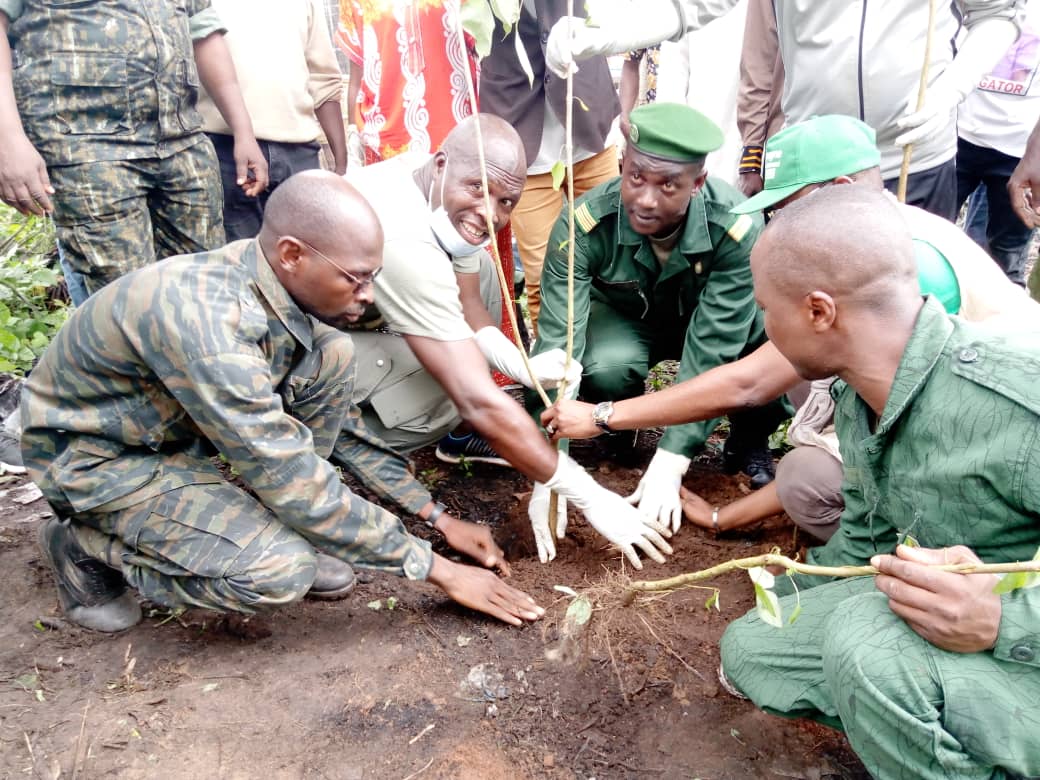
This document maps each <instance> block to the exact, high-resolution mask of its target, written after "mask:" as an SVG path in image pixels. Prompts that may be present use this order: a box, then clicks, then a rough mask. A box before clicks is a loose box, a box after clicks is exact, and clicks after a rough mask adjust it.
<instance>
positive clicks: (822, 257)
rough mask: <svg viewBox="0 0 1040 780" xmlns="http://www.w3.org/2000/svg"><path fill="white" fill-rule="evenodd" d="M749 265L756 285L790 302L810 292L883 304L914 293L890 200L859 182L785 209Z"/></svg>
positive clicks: (907, 250)
mask: <svg viewBox="0 0 1040 780" xmlns="http://www.w3.org/2000/svg"><path fill="white" fill-rule="evenodd" d="M751 264H752V270H753V272H754V276H755V284H756V287H758V286H760V285H762V284H768V285H769V286H771V287H772V288H773V289H774V290H775V291H776V292H777V293H779V294H782V295H784V296H787V297H789V298H793V299H799V298H801V297H803V296H805V295H807V294H808V293H810V292H813V291H817V290H818V291H821V292H824V293H827V294H828V295H830V296H831V297H832V298H834V299H835V300H841V301H842V302H844V303H845V304H846V305H851V306H854V307H865V308H872V309H878V308H880V309H884V308H885V307H887V306H889V305H895V304H898V303H899V302H905V301H907V300H912V299H916V298H919V295H920V293H919V291H918V288H917V267H916V264H915V262H914V249H913V242H912V239H911V235H910V231H909V228H908V227H907V225H906V222H905V220H904V219H903V216H902V214H900V212H899V209H898V207H897V206H896V204H895V203H893V202H892V200H891V199H890V198H889V197H887V196H886V195H885V193H884V192H879V191H877V190H876V189H875V188H873V187H871V186H869V185H867V184H865V183H864V184H850V185H847V186H843V187H826V188H823V189H819V190H817V191H816V192H813V193H812V194H810V195H808V196H806V197H805V198H802V199H801V200H798V201H796V202H794V203H792V204H790V205H789V206H786V207H785V208H784V209H783V210H782V211H780V212H779V213H778V214H777V215H776V216H775V217H774V218H773V219H772V220H771V221H770V223H769V225H768V227H767V228H766V230H765V231H764V232H763V234H762V237H761V239H760V240H759V242H758V243H757V244H756V245H755V248H754V250H753V251H752V254H751Z"/></svg>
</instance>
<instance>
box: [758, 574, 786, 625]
mask: <svg viewBox="0 0 1040 780" xmlns="http://www.w3.org/2000/svg"><path fill="white" fill-rule="evenodd" d="M755 609H756V610H757V612H758V617H759V619H760V620H761V621H762V622H763V623H766V624H767V625H770V626H773V627H774V628H783V627H784V621H783V617H782V616H781V614H780V599H778V598H777V596H776V594H775V593H773V591H771V590H767V589H766V588H764V587H762V586H761V585H759V584H758V583H757V582H756V583H755Z"/></svg>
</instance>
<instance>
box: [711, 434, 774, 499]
mask: <svg viewBox="0 0 1040 780" xmlns="http://www.w3.org/2000/svg"><path fill="white" fill-rule="evenodd" d="M722 470H723V471H725V472H726V473H727V474H736V473H737V472H738V471H743V472H744V473H745V474H747V475H748V476H749V477H751V489H752V490H758V489H759V488H764V487H765V486H766V485H768V484H769V483H770V482H772V481H773V480H774V479H775V478H776V463H775V462H774V461H773V453H772V452H771V451H770V450H769V448H768V447H765V446H760V447H750V448H747V449H742V448H741V449H738V448H736V447H734V448H732V449H731V448H730V447H729V443H728V442H727V446H726V449H725V450H724V451H723V456H722Z"/></svg>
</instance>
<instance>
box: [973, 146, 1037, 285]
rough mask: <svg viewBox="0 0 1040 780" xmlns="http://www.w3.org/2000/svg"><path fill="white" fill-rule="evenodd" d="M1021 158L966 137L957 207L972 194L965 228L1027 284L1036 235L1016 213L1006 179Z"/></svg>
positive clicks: (1008, 271)
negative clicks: (1029, 255) (1030, 255)
mask: <svg viewBox="0 0 1040 780" xmlns="http://www.w3.org/2000/svg"><path fill="white" fill-rule="evenodd" d="M1016 165H1018V158H1017V157H1011V156H1010V155H1007V154H1004V153H1003V152H998V151H997V150H996V149H988V148H986V147H984V146H976V145H975V144H973V143H970V142H968V141H965V140H964V139H963V138H961V139H959V140H958V142H957V207H958V208H960V206H961V204H963V203H964V201H965V200H968V198H969V196H970V197H971V200H970V201H969V203H968V217H967V220H966V222H965V230H967V232H968V235H969V236H971V238H972V239H974V240H975V241H976V242H977V243H978V244H979V245H980V246H981V247H982V248H983V249H985V250H986V252H987V253H988V254H989V256H990V257H992V258H993V260H994V261H995V262H996V263H997V265H999V266H1000V267H1001V269H1002V270H1003V271H1004V273H1005V274H1007V277H1008V279H1010V280H1011V281H1012V282H1014V283H1015V284H1022V285H1024V284H1025V267H1026V258H1027V256H1028V254H1029V244H1030V242H1031V241H1032V239H1033V228H1027V227H1026V226H1025V225H1023V224H1022V221H1021V220H1020V219H1019V218H1018V217H1017V216H1016V215H1015V212H1014V209H1012V208H1011V199H1010V198H1009V197H1008V192H1007V182H1008V179H1009V178H1011V173H1012V171H1014V170H1015V166H1016Z"/></svg>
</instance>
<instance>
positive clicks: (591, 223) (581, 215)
mask: <svg viewBox="0 0 1040 780" xmlns="http://www.w3.org/2000/svg"><path fill="white" fill-rule="evenodd" d="M574 224H576V225H577V226H578V227H580V228H581V229H582V231H583V232H585V233H590V232H592V229H593V228H594V227H596V225H598V224H599V217H594V216H592V210H591V209H590V208H589V202H588V201H585V202H584V203H582V204H581V205H580V206H578V208H576V209H575V210H574Z"/></svg>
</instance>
